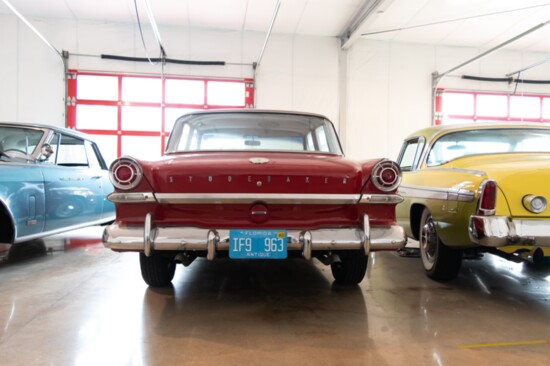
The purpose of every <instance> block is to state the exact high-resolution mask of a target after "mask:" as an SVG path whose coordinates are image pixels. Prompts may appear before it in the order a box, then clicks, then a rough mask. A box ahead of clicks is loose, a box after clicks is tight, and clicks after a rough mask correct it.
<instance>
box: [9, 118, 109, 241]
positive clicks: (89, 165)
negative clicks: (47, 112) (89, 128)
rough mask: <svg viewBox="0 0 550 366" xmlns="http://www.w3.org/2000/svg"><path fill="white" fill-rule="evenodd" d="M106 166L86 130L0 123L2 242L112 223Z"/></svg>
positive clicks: (26, 239) (29, 238) (23, 239)
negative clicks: (76, 130)
mask: <svg viewBox="0 0 550 366" xmlns="http://www.w3.org/2000/svg"><path fill="white" fill-rule="evenodd" d="M112 191H113V186H112V184H111V183H110V181H109V172H108V170H107V165H106V164H105V161H104V160H103V157H102V156H101V153H100V151H99V149H98V147H97V145H96V144H95V143H94V142H93V141H92V140H90V138H89V137H87V136H86V135H85V134H82V133H78V132H75V131H72V130H69V129H65V128H59V127H52V126H46V125H35V124H32V125H31V124H21V123H0V243H8V244H14V243H18V242H22V241H28V240H32V239H37V238H41V237H44V236H48V235H52V234H56V233H60V232H62V231H68V230H73V229H76V228H80V227H84V226H90V225H97V224H104V223H108V222H112V221H113V220H114V218H115V208H114V204H113V203H112V202H110V201H108V200H107V198H106V197H107V195H108V194H109V193H111V192H112Z"/></svg>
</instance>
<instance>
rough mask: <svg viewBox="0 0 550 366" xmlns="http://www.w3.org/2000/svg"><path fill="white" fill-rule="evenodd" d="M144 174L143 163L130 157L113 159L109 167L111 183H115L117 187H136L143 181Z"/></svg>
mask: <svg viewBox="0 0 550 366" xmlns="http://www.w3.org/2000/svg"><path fill="white" fill-rule="evenodd" d="M142 175H143V171H142V169H141V165H139V163H138V162H137V161H136V160H134V159H133V158H129V157H122V158H120V159H117V160H115V161H113V163H112V164H111V166H110V167H109V177H110V179H111V183H113V185H114V186H115V187H116V188H118V189H122V190H128V189H132V188H134V187H136V186H137V185H138V184H139V182H141V178H142Z"/></svg>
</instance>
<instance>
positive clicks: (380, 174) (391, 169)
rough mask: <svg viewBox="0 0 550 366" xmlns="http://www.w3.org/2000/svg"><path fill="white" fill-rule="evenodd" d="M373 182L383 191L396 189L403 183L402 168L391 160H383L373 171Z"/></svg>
mask: <svg viewBox="0 0 550 366" xmlns="http://www.w3.org/2000/svg"><path fill="white" fill-rule="evenodd" d="M371 178H372V183H373V184H374V186H375V187H376V188H378V189H379V190H381V191H383V192H390V191H393V190H395V189H396V188H397V187H398V186H399V183H401V168H399V165H397V163H395V162H393V161H391V160H383V161H381V162H379V163H378V164H376V165H375V166H374V169H372V172H371Z"/></svg>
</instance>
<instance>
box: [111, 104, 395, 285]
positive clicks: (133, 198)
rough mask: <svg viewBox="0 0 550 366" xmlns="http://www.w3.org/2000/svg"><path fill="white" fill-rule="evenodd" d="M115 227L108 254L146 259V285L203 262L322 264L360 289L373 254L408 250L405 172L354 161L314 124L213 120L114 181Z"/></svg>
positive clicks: (192, 126) (284, 116) (262, 116)
mask: <svg viewBox="0 0 550 366" xmlns="http://www.w3.org/2000/svg"><path fill="white" fill-rule="evenodd" d="M110 173H111V180H112V182H113V184H114V186H115V192H113V193H112V194H111V195H110V196H109V199H110V200H111V201H113V202H115V205H116V210H117V219H116V222H115V223H114V224H113V225H111V226H110V227H108V228H107V229H106V230H105V234H104V243H105V246H107V247H109V248H111V249H113V250H116V251H138V252H140V263H141V269H142V275H143V278H144V280H145V281H146V282H147V283H148V284H149V285H151V286H162V285H167V284H168V283H169V282H170V281H171V279H172V277H173V275H174V266H175V263H178V262H179V263H183V264H184V265H189V264H190V263H191V262H192V261H193V260H194V259H195V258H197V257H206V258H208V259H209V260H212V259H214V258H216V257H227V256H229V257H230V258H233V259H239V260H240V259H243V260H246V259H285V258H288V257H294V256H301V257H303V258H305V259H310V258H312V257H316V258H318V259H319V260H321V261H322V262H323V263H325V264H327V265H329V264H330V265H331V267H332V272H333V274H334V276H335V278H336V280H337V281H340V282H344V283H358V282H360V281H361V280H362V279H363V277H364V275H365V271H366V265H367V254H368V253H369V252H370V251H372V250H394V249H397V248H400V247H402V246H403V245H404V243H405V239H404V234H403V231H402V229H401V228H400V227H399V226H396V225H395V221H394V219H395V205H396V204H397V203H399V202H400V201H401V197H399V196H398V195H396V189H397V187H398V185H399V182H400V174H401V173H400V170H399V167H398V166H397V165H396V164H395V163H393V162H391V161H389V160H384V159H376V160H369V161H364V162H352V161H350V160H347V159H345V158H343V156H342V153H341V150H340V146H339V143H338V139H337V138H336V134H335V132H334V128H333V127H332V124H331V123H330V122H328V121H327V120H326V119H325V118H324V117H322V116H318V115H310V114H297V113H289V112H271V111H270V112H267V111H252V110H248V111H223V112H219V111H218V112H202V113H196V114H191V115H186V116H184V117H182V118H180V119H179V120H178V121H177V122H176V125H175V127H174V131H173V133H172V135H171V137H170V141H169V143H168V147H167V154H166V156H165V157H164V158H162V159H160V160H158V161H155V162H146V161H138V160H136V159H133V158H129V157H123V158H120V159H118V160H116V161H115V162H114V163H113V164H112V166H111V169H110Z"/></svg>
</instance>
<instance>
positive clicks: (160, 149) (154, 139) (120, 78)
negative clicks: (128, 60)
mask: <svg viewBox="0 0 550 366" xmlns="http://www.w3.org/2000/svg"><path fill="white" fill-rule="evenodd" d="M70 76H71V77H70V78H68V80H67V84H68V85H67V87H68V107H67V127H68V128H72V129H76V130H78V131H82V132H85V133H87V134H90V135H92V136H94V139H95V140H96V141H97V143H98V145H99V146H100V148H101V151H102V153H103V155H104V157H105V160H107V162H108V163H110V162H111V161H113V160H114V159H115V158H116V157H119V156H122V155H131V156H135V157H138V158H145V159H151V158H156V157H159V156H161V155H162V154H163V153H164V148H165V146H166V139H167V137H168V135H169V134H170V131H171V130H172V126H173V125H174V122H175V120H176V119H177V118H178V117H180V116H181V115H183V114H185V113H187V112H190V111H194V110H205V109H219V108H226V109H227V108H253V107H254V85H253V80H252V79H235V80H226V79H223V80H218V79H191V78H180V77H164V78H161V77H158V76H143V75H127V74H124V75H121V74H104V73H92V72H79V71H76V70H70Z"/></svg>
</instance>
